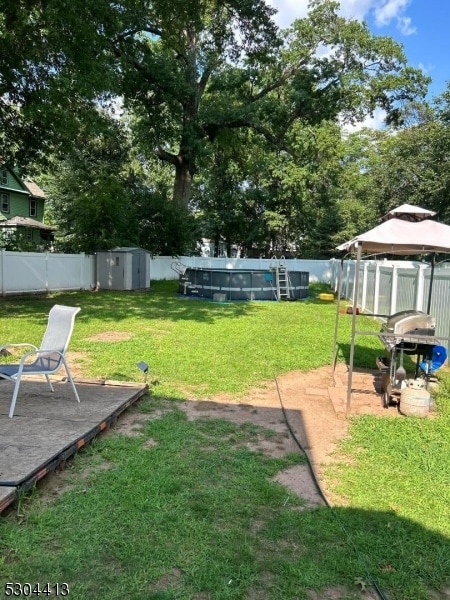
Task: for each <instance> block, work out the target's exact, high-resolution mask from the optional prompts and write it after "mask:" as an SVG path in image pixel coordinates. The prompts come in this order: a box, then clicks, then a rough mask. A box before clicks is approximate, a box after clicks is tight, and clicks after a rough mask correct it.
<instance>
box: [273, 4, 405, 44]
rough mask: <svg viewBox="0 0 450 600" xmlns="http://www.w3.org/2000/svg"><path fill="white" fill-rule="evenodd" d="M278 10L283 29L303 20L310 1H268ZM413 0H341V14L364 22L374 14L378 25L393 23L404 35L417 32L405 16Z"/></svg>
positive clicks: (278, 21) (277, 21) (278, 22)
mask: <svg viewBox="0 0 450 600" xmlns="http://www.w3.org/2000/svg"><path fill="white" fill-rule="evenodd" d="M267 2H268V4H270V5H271V6H273V7H274V8H276V9H277V10H278V13H277V14H276V15H275V21H276V23H277V25H279V26H280V27H282V28H285V27H289V26H290V25H292V23H293V21H295V19H301V18H302V17H305V16H306V15H307V13H308V0H267ZM410 2H411V0H341V2H340V13H341V14H342V16H343V17H345V18H347V19H357V20H358V21H362V20H364V19H366V18H367V17H368V15H369V14H372V15H373V17H374V19H375V23H376V25H378V26H379V27H384V26H386V25H389V23H391V22H392V21H396V22H397V27H398V29H399V30H400V32H401V33H402V34H403V35H411V34H413V33H415V32H416V28H415V26H414V25H413V23H412V21H411V18H410V17H407V16H405V11H406V9H407V8H408V6H409V4H410Z"/></svg>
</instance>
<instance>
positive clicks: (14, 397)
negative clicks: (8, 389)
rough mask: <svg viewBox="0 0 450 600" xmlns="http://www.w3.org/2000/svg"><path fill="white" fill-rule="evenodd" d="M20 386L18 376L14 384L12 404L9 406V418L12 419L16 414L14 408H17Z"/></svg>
mask: <svg viewBox="0 0 450 600" xmlns="http://www.w3.org/2000/svg"><path fill="white" fill-rule="evenodd" d="M19 386H20V377H18V378H17V379H16V385H15V386H14V392H13V397H12V400H11V405H10V407H9V418H10V419H12V418H13V416H14V409H15V408H16V400H17V394H18V393H19Z"/></svg>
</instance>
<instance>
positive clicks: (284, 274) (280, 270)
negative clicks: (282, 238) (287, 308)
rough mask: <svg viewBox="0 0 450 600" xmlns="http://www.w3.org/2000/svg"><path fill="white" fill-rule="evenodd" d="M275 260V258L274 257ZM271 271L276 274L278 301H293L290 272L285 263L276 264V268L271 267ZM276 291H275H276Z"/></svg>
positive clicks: (282, 258) (282, 259)
mask: <svg viewBox="0 0 450 600" xmlns="http://www.w3.org/2000/svg"><path fill="white" fill-rule="evenodd" d="M274 258H275V257H274ZM280 260H281V261H284V257H281V259H280ZM271 271H272V272H274V273H275V283H276V294H275V297H276V300H277V301H278V302H279V301H280V300H291V299H292V286H291V280H290V277H289V272H288V269H287V267H286V264H285V263H284V262H278V261H277V263H276V265H275V267H271ZM274 291H275V290H274Z"/></svg>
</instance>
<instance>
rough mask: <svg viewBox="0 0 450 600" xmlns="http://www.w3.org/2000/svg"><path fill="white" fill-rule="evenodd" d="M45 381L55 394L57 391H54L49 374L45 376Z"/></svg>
mask: <svg viewBox="0 0 450 600" xmlns="http://www.w3.org/2000/svg"><path fill="white" fill-rule="evenodd" d="M45 379H46V380H47V383H48V385H49V388H50V390H51V391H52V392H54V391H55V390H54V389H53V386H52V382H51V381H50V377H49V376H48V375H47V374H45Z"/></svg>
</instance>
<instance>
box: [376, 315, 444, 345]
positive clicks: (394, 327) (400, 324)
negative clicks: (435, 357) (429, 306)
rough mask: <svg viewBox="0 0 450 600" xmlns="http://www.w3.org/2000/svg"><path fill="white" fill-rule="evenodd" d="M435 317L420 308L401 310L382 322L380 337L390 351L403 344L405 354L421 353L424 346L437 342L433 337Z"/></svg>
mask: <svg viewBox="0 0 450 600" xmlns="http://www.w3.org/2000/svg"><path fill="white" fill-rule="evenodd" d="M435 329H436V319H435V318H434V317H432V316H431V315H428V314H427V313H424V312H422V311H420V310H403V311H401V312H398V313H395V314H394V315H392V316H390V317H388V319H387V320H386V322H385V323H384V324H383V326H382V329H381V333H380V339H381V341H382V342H383V343H384V345H385V346H386V349H387V350H389V351H392V350H393V349H394V348H395V347H396V346H399V345H401V344H403V349H404V352H405V353H406V354H417V353H420V354H422V353H423V352H422V351H421V350H426V348H425V347H427V348H428V346H434V345H435V344H437V343H439V342H438V340H437V339H436V338H435V337H434V333H435Z"/></svg>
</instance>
